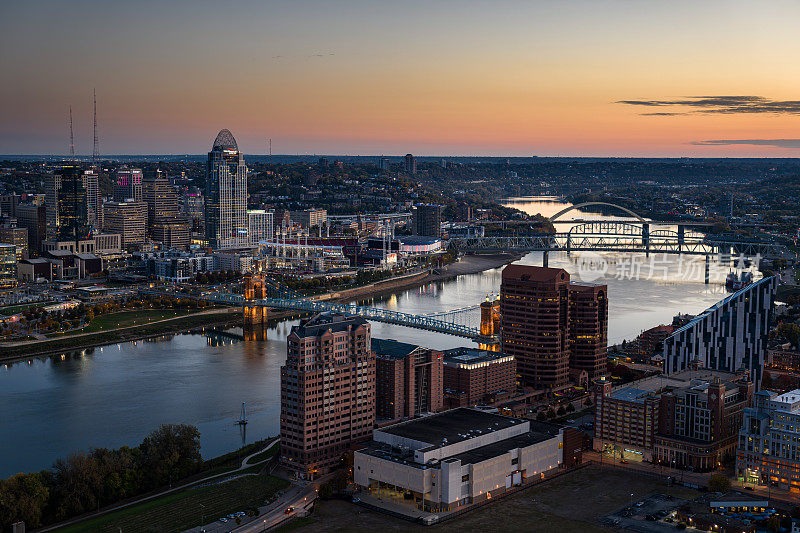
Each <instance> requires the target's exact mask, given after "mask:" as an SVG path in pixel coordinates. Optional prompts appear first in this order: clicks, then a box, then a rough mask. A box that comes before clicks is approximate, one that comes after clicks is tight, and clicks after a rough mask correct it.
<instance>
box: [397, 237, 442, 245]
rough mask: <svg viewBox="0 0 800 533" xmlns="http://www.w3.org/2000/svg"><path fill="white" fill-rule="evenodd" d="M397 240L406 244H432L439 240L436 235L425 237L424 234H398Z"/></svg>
mask: <svg viewBox="0 0 800 533" xmlns="http://www.w3.org/2000/svg"><path fill="white" fill-rule="evenodd" d="M397 240H398V241H399V242H400V243H402V244H406V245H409V244H410V245H422V244H434V243H437V242H439V241H441V239H440V238H438V237H426V236H425V235H400V236H398V237H397Z"/></svg>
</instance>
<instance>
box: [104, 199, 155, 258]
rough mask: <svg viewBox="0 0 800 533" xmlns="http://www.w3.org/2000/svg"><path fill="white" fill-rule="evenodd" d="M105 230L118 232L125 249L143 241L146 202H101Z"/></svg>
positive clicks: (145, 225)
mask: <svg viewBox="0 0 800 533" xmlns="http://www.w3.org/2000/svg"><path fill="white" fill-rule="evenodd" d="M103 212H104V219H105V226H104V228H105V230H106V231H109V232H111V233H119V234H120V235H121V236H122V246H123V247H124V248H126V249H130V248H132V247H136V246H141V245H142V244H144V243H145V240H146V236H147V234H146V232H145V229H146V227H147V204H146V203H144V202H106V203H104V204H103Z"/></svg>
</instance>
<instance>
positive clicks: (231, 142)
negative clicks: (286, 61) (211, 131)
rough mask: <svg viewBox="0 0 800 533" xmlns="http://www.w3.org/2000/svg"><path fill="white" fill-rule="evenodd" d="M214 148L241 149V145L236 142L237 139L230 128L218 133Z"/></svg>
mask: <svg viewBox="0 0 800 533" xmlns="http://www.w3.org/2000/svg"><path fill="white" fill-rule="evenodd" d="M212 150H236V151H238V150H239V145H238V144H236V139H234V138H233V134H232V133H231V132H230V130H227V129H224V130H220V132H219V133H218V134H217V138H216V139H214V146H213V148H212Z"/></svg>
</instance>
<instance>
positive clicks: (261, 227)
mask: <svg viewBox="0 0 800 533" xmlns="http://www.w3.org/2000/svg"><path fill="white" fill-rule="evenodd" d="M272 215H273V213H272V211H264V210H262V209H251V210H248V211H247V220H248V223H247V224H248V228H249V229H248V235H249V237H250V246H258V243H259V242H260V241H271V240H272V238H273V236H274V233H273V231H272Z"/></svg>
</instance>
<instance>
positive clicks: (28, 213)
mask: <svg viewBox="0 0 800 533" xmlns="http://www.w3.org/2000/svg"><path fill="white" fill-rule="evenodd" d="M16 212H17V225H18V226H20V227H22V228H25V229H26V230H28V255H29V256H30V257H39V253H40V252H41V250H42V241H43V240H44V239H45V237H46V235H47V209H46V208H45V206H43V205H35V204H20V205H18V206H17V211H16Z"/></svg>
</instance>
